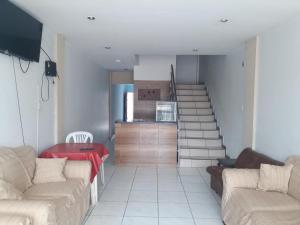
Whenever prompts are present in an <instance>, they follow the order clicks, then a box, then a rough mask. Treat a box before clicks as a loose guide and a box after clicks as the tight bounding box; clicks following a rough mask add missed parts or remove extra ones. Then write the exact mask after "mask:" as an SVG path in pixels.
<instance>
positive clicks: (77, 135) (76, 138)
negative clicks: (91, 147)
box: [66, 131, 93, 143]
mask: <svg viewBox="0 0 300 225" xmlns="http://www.w3.org/2000/svg"><path fill="white" fill-rule="evenodd" d="M71 139H73V143H88V140H89V139H90V143H93V135H92V134H91V133H89V132H86V131H76V132H72V133H70V134H68V136H67V137H66V143H70V141H71Z"/></svg>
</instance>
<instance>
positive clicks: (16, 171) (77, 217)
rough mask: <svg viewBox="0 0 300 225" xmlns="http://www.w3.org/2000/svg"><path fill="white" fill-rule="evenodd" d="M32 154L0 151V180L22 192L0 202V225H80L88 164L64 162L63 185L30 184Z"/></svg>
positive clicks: (87, 200)
mask: <svg viewBox="0 0 300 225" xmlns="http://www.w3.org/2000/svg"><path fill="white" fill-rule="evenodd" d="M35 158H36V155H35V150H34V149H33V148H31V147H28V146H26V147H19V148H13V149H11V148H4V147H2V148H0V178H1V179H3V180H6V181H7V182H9V183H11V184H13V185H14V186H15V187H17V188H18V189H19V190H21V191H22V192H23V199H22V200H0V225H7V224H10V225H14V224H18V225H29V224H30V225H80V224H81V223H82V221H83V219H84V217H85V215H86V213H87V211H88V209H89V205H90V182H89V180H90V173H91V164H90V162H89V161H67V163H66V166H65V170H64V174H65V176H66V178H67V181H66V182H56V183H43V184H32V179H33V176H34V171H35Z"/></svg>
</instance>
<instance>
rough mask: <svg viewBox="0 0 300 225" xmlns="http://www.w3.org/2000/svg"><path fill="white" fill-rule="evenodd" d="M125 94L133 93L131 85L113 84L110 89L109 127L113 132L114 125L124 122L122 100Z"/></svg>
mask: <svg viewBox="0 0 300 225" xmlns="http://www.w3.org/2000/svg"><path fill="white" fill-rule="evenodd" d="M127 92H134V85H133V84H113V85H112V89H111V95H112V97H111V100H112V102H111V107H112V108H111V109H112V110H111V112H112V116H111V127H112V130H113V133H114V132H115V126H114V123H115V122H116V121H124V98H125V94H126V93H127Z"/></svg>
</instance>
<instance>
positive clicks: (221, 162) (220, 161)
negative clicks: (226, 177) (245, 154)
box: [218, 159, 236, 168]
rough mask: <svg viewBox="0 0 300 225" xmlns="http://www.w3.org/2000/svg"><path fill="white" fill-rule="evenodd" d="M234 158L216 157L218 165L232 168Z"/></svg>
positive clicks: (234, 161)
mask: <svg viewBox="0 0 300 225" xmlns="http://www.w3.org/2000/svg"><path fill="white" fill-rule="evenodd" d="M235 163H236V159H218V166H223V167H226V168H234V166H235Z"/></svg>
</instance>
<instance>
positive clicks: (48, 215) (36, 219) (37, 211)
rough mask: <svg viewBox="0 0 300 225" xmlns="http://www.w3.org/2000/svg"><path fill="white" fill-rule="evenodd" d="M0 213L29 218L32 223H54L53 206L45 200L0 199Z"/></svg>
mask: <svg viewBox="0 0 300 225" xmlns="http://www.w3.org/2000/svg"><path fill="white" fill-rule="evenodd" d="M0 214H10V215H11V214H13V215H14V214H16V215H20V216H24V217H27V218H30V220H31V222H32V225H56V216H55V206H54V205H53V204H52V203H50V202H47V201H34V200H1V201H0Z"/></svg>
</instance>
